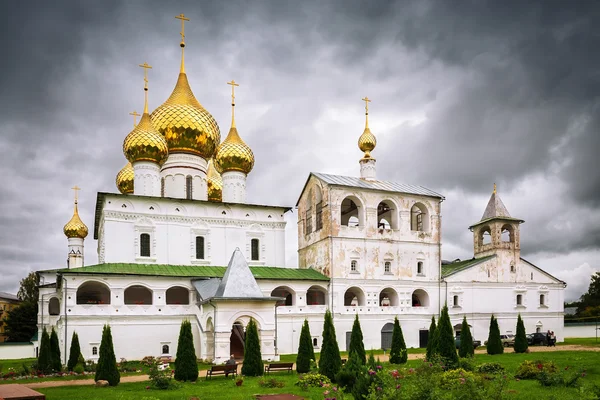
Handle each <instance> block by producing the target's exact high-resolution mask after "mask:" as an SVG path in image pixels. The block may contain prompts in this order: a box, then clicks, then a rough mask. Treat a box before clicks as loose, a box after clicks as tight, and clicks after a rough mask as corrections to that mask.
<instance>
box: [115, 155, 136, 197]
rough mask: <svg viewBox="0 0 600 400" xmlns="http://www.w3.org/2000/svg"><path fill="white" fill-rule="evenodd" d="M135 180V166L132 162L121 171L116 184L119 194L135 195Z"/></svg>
mask: <svg viewBox="0 0 600 400" xmlns="http://www.w3.org/2000/svg"><path fill="white" fill-rule="evenodd" d="M133 178H134V173H133V166H132V165H131V163H130V162H128V163H127V165H125V166H124V167H123V169H121V170H120V171H119V173H118V174H117V179H116V183H117V188H118V189H119V192H121V193H123V194H132V193H133Z"/></svg>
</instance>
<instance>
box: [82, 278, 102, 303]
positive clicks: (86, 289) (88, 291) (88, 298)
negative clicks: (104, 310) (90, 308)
mask: <svg viewBox="0 0 600 400" xmlns="http://www.w3.org/2000/svg"><path fill="white" fill-rule="evenodd" d="M77 304H110V289H109V288H108V286H106V285H105V284H103V283H100V282H85V283H83V284H81V286H79V287H78V288H77Z"/></svg>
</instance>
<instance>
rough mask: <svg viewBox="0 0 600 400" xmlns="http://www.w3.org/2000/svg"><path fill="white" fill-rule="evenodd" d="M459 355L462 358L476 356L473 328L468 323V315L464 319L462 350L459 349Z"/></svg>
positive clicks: (461, 335)
mask: <svg viewBox="0 0 600 400" xmlns="http://www.w3.org/2000/svg"><path fill="white" fill-rule="evenodd" d="M458 355H459V356H460V357H462V358H465V357H473V355H475V349H474V348H473V336H472V335H471V328H470V327H469V324H468V322H467V316H466V315H465V316H464V317H463V322H462V326H461V328H460V348H459V349H458Z"/></svg>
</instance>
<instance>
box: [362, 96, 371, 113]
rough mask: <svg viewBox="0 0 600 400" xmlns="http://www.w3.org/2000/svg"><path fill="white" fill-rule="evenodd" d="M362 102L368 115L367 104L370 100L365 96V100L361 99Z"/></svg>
mask: <svg viewBox="0 0 600 400" xmlns="http://www.w3.org/2000/svg"><path fill="white" fill-rule="evenodd" d="M362 101H364V102H365V111H366V113H367V114H368V113H369V103H370V102H371V99H369V98H368V97H367V96H365V98H364V99H362Z"/></svg>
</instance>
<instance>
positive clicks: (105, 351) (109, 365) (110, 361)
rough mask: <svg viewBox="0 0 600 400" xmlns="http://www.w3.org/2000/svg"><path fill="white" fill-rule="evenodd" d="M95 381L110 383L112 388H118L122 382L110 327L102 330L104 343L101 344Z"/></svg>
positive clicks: (107, 326) (106, 326) (105, 326)
mask: <svg viewBox="0 0 600 400" xmlns="http://www.w3.org/2000/svg"><path fill="white" fill-rule="evenodd" d="M94 380H95V381H100V380H104V381H108V384H109V385H110V386H117V385H118V384H119V382H120V381H121V374H120V373H119V368H118V367H117V359H116V357H115V349H114V347H113V340H112V333H111V331H110V325H104V328H103V329H102V341H101V342H100V357H99V358H98V365H97V366H96V376H95V377H94Z"/></svg>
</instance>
